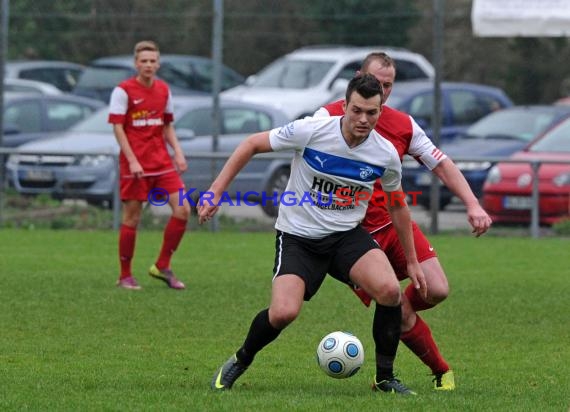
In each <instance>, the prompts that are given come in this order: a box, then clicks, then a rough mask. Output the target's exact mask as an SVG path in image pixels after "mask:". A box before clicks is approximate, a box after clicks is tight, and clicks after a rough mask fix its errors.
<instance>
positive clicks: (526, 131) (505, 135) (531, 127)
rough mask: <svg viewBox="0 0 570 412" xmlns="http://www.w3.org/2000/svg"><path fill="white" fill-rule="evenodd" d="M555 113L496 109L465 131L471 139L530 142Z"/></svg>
mask: <svg viewBox="0 0 570 412" xmlns="http://www.w3.org/2000/svg"><path fill="white" fill-rule="evenodd" d="M555 116H556V114H555V113H548V112H538V111H532V110H506V111H498V112H495V113H492V114H490V115H489V116H487V117H485V118H483V119H481V120H480V121H479V122H477V123H475V124H474V125H473V126H471V127H470V128H469V129H467V131H466V132H465V135H464V137H467V138H472V139H516V140H522V141H525V142H530V141H531V140H532V139H534V138H535V137H536V136H538V135H540V134H541V133H542V132H544V131H545V130H546V129H547V128H548V126H549V125H550V124H551V123H552V121H553V120H554V117H555Z"/></svg>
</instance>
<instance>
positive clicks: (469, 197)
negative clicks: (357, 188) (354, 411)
mask: <svg viewBox="0 0 570 412" xmlns="http://www.w3.org/2000/svg"><path fill="white" fill-rule="evenodd" d="M360 72H361V73H369V74H372V75H374V76H375V77H376V78H377V79H378V81H379V82H380V84H381V85H382V88H383V91H384V100H383V101H384V102H386V100H387V99H388V96H390V92H391V91H392V86H393V84H394V79H395V77H396V67H395V63H394V61H393V60H392V58H390V57H389V56H388V55H387V54H385V53H381V52H380V53H371V54H370V55H368V56H367V57H366V58H365V60H364V61H363V63H362V68H361V70H360ZM382 107H383V109H382V113H381V115H380V117H379V119H378V122H377V123H376V127H375V130H376V131H377V132H378V133H379V134H380V135H381V136H383V137H384V138H386V139H388V140H389V141H390V142H392V144H393V145H394V146H395V147H396V150H397V151H398V154H399V156H400V160H401V159H402V158H403V156H404V155H405V154H408V155H411V156H413V157H414V158H416V160H418V161H419V162H421V163H423V164H424V165H426V166H427V167H428V168H429V169H430V170H431V171H432V172H433V173H434V174H435V175H437V176H438V177H439V178H440V179H441V181H442V182H443V183H444V184H445V185H446V186H447V187H448V188H449V189H450V190H451V191H452V192H453V193H454V194H455V195H456V196H457V197H459V199H461V201H462V202H463V204H464V205H465V207H466V208H467V217H468V221H469V223H470V224H471V226H472V228H473V233H474V234H475V236H477V237H478V236H481V235H482V234H484V233H485V232H486V231H487V230H488V229H489V227H490V225H491V223H492V222H491V219H490V218H489V216H488V215H487V213H486V212H485V211H484V210H483V208H482V207H481V206H480V204H479V201H478V200H477V198H476V197H475V195H474V194H473V192H472V191H471V188H470V187H469V184H468V183H467V181H466V180H465V178H464V176H463V174H462V173H461V171H460V170H459V169H458V168H457V166H456V165H455V164H454V163H453V161H452V160H451V159H449V158H448V157H447V156H446V155H445V154H444V153H443V152H441V151H440V150H439V149H438V148H437V147H435V145H434V144H433V143H432V141H431V140H430V139H429V138H428V137H427V136H426V134H425V132H424V131H423V130H422V129H421V128H420V127H419V126H418V125H417V123H416V122H415V121H414V120H413V119H412V117H411V116H409V115H408V114H406V113H403V112H400V111H398V110H395V109H393V108H391V107H389V106H386V105H385V104H384V105H383V106H382ZM342 108H343V101H342V100H340V101H337V102H334V103H331V104H328V105H326V106H324V107H322V108H320V109H319V110H318V111H317V112H316V113H315V115H316V116H335V115H342V114H343V109H342ZM404 190H405V188H404ZM373 199H375V201H374V200H371V201H370V202H369V204H368V209H367V212H366V216H365V218H364V221H363V222H362V225H363V227H364V228H365V229H366V230H367V231H368V232H369V233H371V234H372V236H373V237H374V239H375V240H376V241H377V242H378V244H379V245H380V248H381V249H382V250H383V251H384V252H385V253H386V255H387V256H388V259H389V261H390V263H391V264H392V266H393V267H394V270H395V272H396V275H397V276H398V278H399V279H400V280H402V279H405V278H406V277H407V273H406V259H405V256H404V255H403V253H402V247H401V245H400V243H399V241H398V238H397V236H396V234H395V232H394V228H393V225H392V224H391V223H392V222H391V220H390V215H389V214H388V213H387V210H386V207H385V205H384V200H383V199H384V193H383V191H382V186H381V185H380V183H379V181H377V182H376V184H375V188H374V194H373ZM413 233H414V243H415V248H416V253H417V256H418V261H419V262H420V264H421V267H422V269H423V271H424V273H425V277H426V282H427V288H428V293H427V299H424V298H422V297H421V296H420V295H419V294H418V293H417V291H416V290H415V289H414V287H413V286H412V287H410V286H411V285H410V286H408V287H407V288H406V289H405V291H404V296H403V299H402V334H401V337H400V338H401V340H402V342H404V344H405V345H406V346H407V347H408V348H409V349H410V350H411V351H412V352H413V353H415V354H416V355H417V356H418V357H419V358H420V359H421V360H422V361H423V362H424V363H425V364H426V365H427V366H428V367H429V368H430V369H431V371H432V373H433V375H434V382H435V384H434V388H435V389H436V390H453V389H455V379H454V375H453V371H452V370H451V369H450V367H449V365H448V364H447V362H446V361H445V359H444V358H443V356H442V355H441V353H440V351H439V349H438V347H437V345H436V343H435V341H434V339H433V336H432V334H431V330H430V328H429V327H428V325H427V324H426V323H425V322H424V321H423V320H422V318H420V316H419V315H418V314H417V312H418V311H421V310H425V309H429V308H432V307H434V306H435V305H437V304H438V303H439V302H441V301H443V300H444V299H445V298H446V297H447V295H448V293H449V285H448V282H447V277H446V275H445V272H444V271H443V268H442V266H441V264H440V262H439V260H438V258H437V254H436V253H435V250H434V248H433V247H432V246H431V245H430V243H429V241H428V240H427V238H426V237H425V235H424V234H423V233H422V231H421V229H420V228H419V227H418V225H417V224H416V223H415V222H413ZM354 291H355V293H356V294H357V295H358V296H359V297H360V299H361V300H362V302H363V303H364V304H365V305H367V306H368V305H369V304H370V297H368V296H367V295H366V292H364V291H363V290H362V289H358V287H355V289H354Z"/></svg>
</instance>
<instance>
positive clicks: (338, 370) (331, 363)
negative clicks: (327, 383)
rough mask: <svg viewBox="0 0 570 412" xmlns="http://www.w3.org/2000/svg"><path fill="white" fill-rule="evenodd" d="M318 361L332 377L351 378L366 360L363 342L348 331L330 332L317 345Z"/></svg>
mask: <svg viewBox="0 0 570 412" xmlns="http://www.w3.org/2000/svg"><path fill="white" fill-rule="evenodd" d="M317 362H318V364H319V366H320V367H321V369H322V370H323V372H325V373H326V374H327V375H329V376H330V377H333V378H337V379H344V378H350V377H351V376H354V374H356V372H358V371H359V370H360V367H361V366H362V363H363V362H364V348H363V347H362V342H360V340H359V339H358V338H357V337H356V336H354V335H353V334H351V333H348V332H341V331H336V332H332V333H329V334H328V335H327V336H325V337H324V338H323V339H322V340H321V341H320V342H319V346H317Z"/></svg>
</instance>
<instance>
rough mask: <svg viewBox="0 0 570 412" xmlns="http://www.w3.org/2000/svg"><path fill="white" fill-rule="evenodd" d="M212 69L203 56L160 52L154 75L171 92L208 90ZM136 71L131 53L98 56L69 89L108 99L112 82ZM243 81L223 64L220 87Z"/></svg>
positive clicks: (129, 75) (210, 61) (115, 84)
mask: <svg viewBox="0 0 570 412" xmlns="http://www.w3.org/2000/svg"><path fill="white" fill-rule="evenodd" d="M213 71H214V62H213V60H211V59H208V58H206V57H200V56H191V55H180V54H161V55H160V68H159V69H158V72H157V75H158V77H160V78H161V79H163V80H165V81H166V82H167V83H168V85H169V86H170V89H171V91H172V94H173V95H187V94H209V93H211V92H212V83H213V74H214V73H213ZM135 74H136V71H135V68H134V58H133V56H132V55H122V56H110V57H101V58H99V59H96V60H94V61H92V62H91V63H90V64H89V65H88V66H87V68H86V69H85V71H84V73H83V74H82V75H81V77H80V78H79V82H78V84H77V86H76V87H75V88H74V89H73V92H72V93H73V94H77V95H80V96H86V97H91V98H94V99H99V100H102V101H104V102H108V101H109V98H110V97H111V92H112V91H113V89H114V88H115V86H117V84H119V83H120V82H121V81H122V80H124V79H127V78H129V77H131V76H134V75H135ZM244 81H245V78H244V77H243V76H242V75H241V74H239V73H237V72H236V71H235V70H232V69H230V68H229V67H227V66H223V67H222V84H221V88H222V90H225V89H229V88H231V87H234V86H237V85H239V84H241V83H243V82H244Z"/></svg>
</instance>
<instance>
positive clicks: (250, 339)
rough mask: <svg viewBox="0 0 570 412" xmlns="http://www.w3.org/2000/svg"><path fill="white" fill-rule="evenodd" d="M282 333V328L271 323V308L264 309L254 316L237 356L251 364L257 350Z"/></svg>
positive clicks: (241, 360)
mask: <svg viewBox="0 0 570 412" xmlns="http://www.w3.org/2000/svg"><path fill="white" fill-rule="evenodd" d="M280 333H281V329H275V328H274V327H273V326H271V323H269V309H264V310H262V311H261V312H259V313H258V314H257V316H256V317H255V318H253V321H252V322H251V326H250V327H249V332H248V334H247V337H246V338H245V342H244V343H243V346H242V347H241V348H239V350H238V351H237V353H236V356H237V358H238V359H239V361H240V362H242V363H243V364H245V365H247V366H249V365H250V364H251V362H253V358H254V357H255V355H256V354H257V352H259V351H260V350H261V349H263V348H264V347H265V346H266V345H268V344H270V343H271V342H273V341H274V340H275V339H276V338H277V336H279V334H280Z"/></svg>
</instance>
